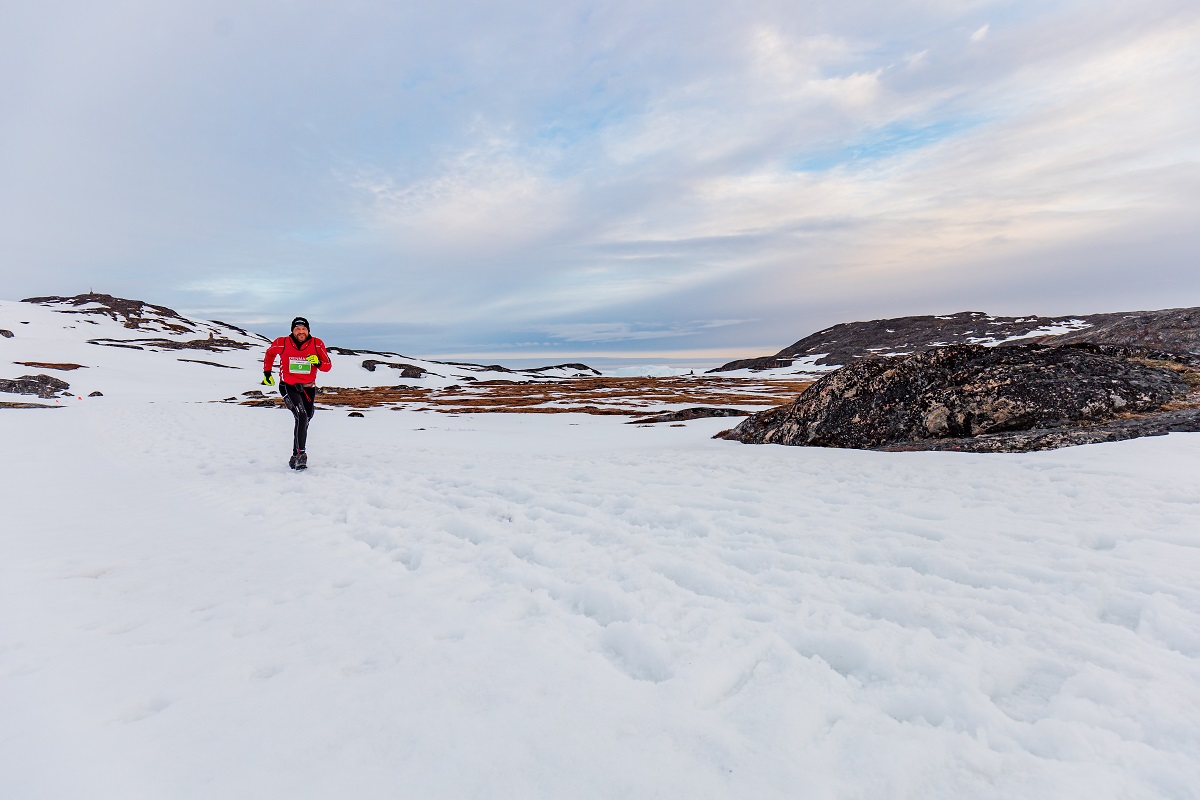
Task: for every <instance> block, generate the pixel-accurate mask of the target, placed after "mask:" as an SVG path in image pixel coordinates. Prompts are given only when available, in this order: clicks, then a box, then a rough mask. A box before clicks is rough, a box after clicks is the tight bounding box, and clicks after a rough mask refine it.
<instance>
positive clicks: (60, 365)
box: [0, 293, 809, 422]
mask: <svg viewBox="0 0 1200 800" xmlns="http://www.w3.org/2000/svg"><path fill="white" fill-rule="evenodd" d="M0 330H3V331H5V332H7V333H8V334H10V335H5V336H4V337H3V338H0V381H3V383H0V407H3V408H17V407H27V406H28V405H29V404H30V403H35V407H46V408H55V407H61V404H62V403H63V402H65V399H66V397H67V394H68V393H69V395H70V397H71V398H73V399H75V401H76V402H84V401H85V400H86V398H90V397H93V396H96V393H97V392H99V393H101V394H102V395H103V396H104V397H106V398H108V399H107V400H105V401H104V402H113V401H114V399H119V398H121V397H129V396H137V397H139V398H147V397H150V396H155V397H159V396H162V397H168V396H169V397H173V398H181V399H186V400H189V401H195V400H200V401H220V402H227V403H239V404H245V405H251V406H264V407H270V406H276V405H278V404H279V402H280V400H279V396H278V394H277V393H276V392H274V391H267V392H266V393H264V392H263V391H262V387H261V386H260V385H259V382H260V380H261V375H262V372H261V371H262V355H263V353H264V351H265V349H266V346H267V344H268V342H269V341H270V340H269V339H268V337H265V336H262V335H260V334H257V333H251V332H248V331H246V330H243V329H242V328H238V327H236V326H233V325H228V324H227V323H223V322H219V321H215V320H209V321H204V320H194V319H189V318H188V317H186V316H184V315H182V314H179V313H178V312H176V311H174V310H173V309H171V308H168V307H166V306H161V305H154V304H151V303H145V302H142V301H138V300H127V299H124V298H119V297H114V296H112V295H108V294H99V293H88V294H82V295H76V296H73V297H58V296H53V297H33V298H28V299H26V300H24V301H21V302H19V303H18V302H2V301H0ZM315 333H317V335H320V331H319V330H317V331H315ZM327 344H328V345H329V352H330V353H331V354H332V356H333V359H334V369H333V371H332V372H331V373H329V374H328V375H326V376H322V391H321V394H320V395H319V396H318V403H319V404H320V405H321V406H323V407H325V408H343V409H346V411H347V412H350V410H351V409H354V410H361V409H367V408H379V409H401V408H414V409H417V410H427V411H436V412H442V413H480V412H507V413H526V414H559V413H586V414H597V415H613V416H627V417H631V418H635V419H642V418H645V417H650V416H653V415H657V414H664V413H673V412H677V411H680V409H681V407H683V406H693V407H695V406H697V405H700V404H703V405H704V406H706V407H707V408H709V409H710V410H707V411H701V412H696V411H691V412H686V414H685V415H683V416H679V417H676V418H673V419H672V420H671V421H673V422H680V421H686V420H688V419H695V418H699V417H698V416H697V415H700V416H711V415H712V414H715V413H720V414H746V413H749V411H751V410H757V409H761V408H763V407H767V406H776V405H779V404H781V403H785V402H787V401H788V400H790V399H791V398H793V397H795V396H796V395H797V394H798V393H799V392H801V391H803V389H804V388H805V387H806V386H807V385H808V383H809V381H807V380H798V379H796V378H794V377H791V376H783V377H778V376H758V375H753V376H739V377H727V376H714V375H688V376H676V377H670V378H642V377H631V378H618V377H611V376H603V375H601V374H600V373H599V372H598V371H597V370H595V369H592V368H591V367H589V366H588V365H586V364H581V363H578V362H570V363H563V364H553V365H550V366H545V367H535V368H531V369H510V368H507V367H504V366H501V365H498V364H490V365H481V364H471V363H466V362H458V361H435V360H431V359H421V358H414V357H411V356H405V355H401V354H399V353H389V352H380V351H374V350H356V349H352V348H347V347H340V346H337V345H336V344H335V343H327ZM6 362H7V364H8V366H5V363H6ZM31 370H37V371H39V373H40V375H41V376H42V377H39V376H37V375H32V374H30V373H31ZM68 373H70V374H68ZM51 380H53V381H60V382H61V384H62V385H61V387H58V386H57V385H56V384H50V383H48V382H47V381H51ZM68 381H69V382H70V383H68ZM327 383H328V384H330V385H326V384H327ZM70 384H74V386H73V387H72V388H74V389H75V391H73V392H69V391H68V386H70ZM56 392H57V393H56ZM9 394H11V395H14V396H13V397H12V398H11V400H9V401H7V402H5V401H4V400H3V396H4V395H9ZM18 395H23V396H18ZM60 398H61V399H60ZM38 400H41V401H44V402H43V404H42V405H41V406H37V405H36V401H38ZM711 409H715V410H711Z"/></svg>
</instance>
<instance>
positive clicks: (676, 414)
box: [625, 406, 750, 425]
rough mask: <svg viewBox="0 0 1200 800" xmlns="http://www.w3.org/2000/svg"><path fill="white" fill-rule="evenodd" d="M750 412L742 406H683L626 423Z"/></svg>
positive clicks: (735, 415) (679, 420) (744, 414)
mask: <svg viewBox="0 0 1200 800" xmlns="http://www.w3.org/2000/svg"><path fill="white" fill-rule="evenodd" d="M749 413H750V412H749V411H743V410H742V409H740V408H728V407H719V406H692V407H691V408H681V409H679V410H678V411H668V412H666V413H664V414H655V415H654V416H652V417H640V418H638V419H633V420H630V421H629V422H627V423H625V424H627V425H644V424H646V423H648V422H687V421H688V420H690V419H705V418H707V417H744V416H746V415H747V414H749Z"/></svg>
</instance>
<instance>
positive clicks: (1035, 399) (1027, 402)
mask: <svg viewBox="0 0 1200 800" xmlns="http://www.w3.org/2000/svg"><path fill="white" fill-rule="evenodd" d="M1160 355H1162V354H1160ZM1185 374H1186V376H1187V377H1190V378H1192V379H1193V381H1194V379H1195V377H1196V373H1195V372H1194V371H1193V370H1191V369H1190V368H1188V367H1186V366H1185V365H1184V364H1183V363H1182V360H1181V361H1179V362H1174V361H1166V360H1161V359H1159V360H1151V359H1148V358H1144V357H1140V356H1139V354H1138V353H1137V352H1136V350H1135V349H1131V348H1124V349H1121V348H1110V349H1109V351H1108V352H1106V351H1105V348H1103V347H1097V346H1094V345H1076V346H1069V347H1044V346H1040V345H1016V346H1010V347H991V348H989V347H982V346H978V345H953V346H950V347H941V348H937V349H934V350H928V351H925V352H922V353H917V354H914V355H910V356H900V357H895V358H889V359H865V360H861V361H856V362H854V363H852V364H850V365H848V366H845V367H843V368H842V369H839V370H837V371H836V372H833V373H830V374H829V375H826V376H825V377H823V378H821V379H820V380H819V381H817V382H816V383H814V384H813V385H812V386H811V387H809V389H808V390H807V391H805V392H804V393H803V394H801V395H800V396H799V397H798V398H796V400H794V401H793V402H791V403H789V404H787V405H784V406H780V407H777V408H773V409H770V410H768V411H763V412H760V413H758V414H754V415H752V416H750V417H748V418H747V419H746V420H744V421H743V422H742V423H741V424H740V425H738V426H737V427H736V428H734V429H732V430H730V431H726V432H724V433H721V434H718V436H719V437H722V438H726V439H733V440H736V441H740V442H746V443H751V444H763V443H775V444H788V445H809V446H817V447H850V448H862V449H879V448H890V449H934V447H933V446H929V447H923V446H922V445H921V443H923V442H930V443H932V442H936V441H938V440H949V439H955V440H963V439H971V438H974V437H981V436H992V435H997V434H1008V433H1013V432H1019V431H1047V430H1050V431H1054V430H1058V429H1065V428H1081V427H1085V426H1088V425H1093V424H1096V423H1102V422H1106V421H1110V420H1116V419H1119V418H1124V417H1130V416H1135V415H1141V414H1147V413H1151V412H1157V411H1160V410H1162V409H1163V406H1164V405H1166V404H1167V403H1171V402H1172V401H1175V402H1178V401H1182V400H1184V399H1185V398H1186V397H1187V396H1188V391H1189V382H1188V380H1187V379H1185ZM1134 435H1140V434H1134ZM1053 438H1054V437H1050V438H1049V439H1047V438H1046V437H1040V438H1039V437H1032V438H1031V437H1025V438H1024V439H1014V440H1012V441H1011V442H1010V443H1009V444H1010V445H1011V446H1007V445H1004V444H1003V443H1001V444H1000V445H999V446H998V448H997V449H1012V450H1028V449H1046V448H1047V447H1056V446H1061V445H1060V444H1055V443H1054V442H1053ZM1120 438H1128V437H1127V436H1126V437H1120ZM905 443H911V444H912V446H911V447H907V448H896V447H895V446H897V445H903V444H905ZM1071 443H1075V442H1071V441H1064V442H1063V444H1071ZM952 449H970V448H964V447H960V448H952Z"/></svg>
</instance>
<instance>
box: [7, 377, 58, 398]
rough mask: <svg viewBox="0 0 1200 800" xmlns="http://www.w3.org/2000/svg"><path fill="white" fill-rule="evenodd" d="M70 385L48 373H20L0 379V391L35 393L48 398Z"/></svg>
mask: <svg viewBox="0 0 1200 800" xmlns="http://www.w3.org/2000/svg"><path fill="white" fill-rule="evenodd" d="M70 388H71V385H70V384H69V383H67V382H66V381H64V380H59V379H58V378H54V377H51V376H50V375H44V374H40V373H39V374H37V375H22V376H21V377H19V378H17V379H15V380H7V379H0V392H9V393H11V394H35V395H37V396H38V397H41V398H42V399H44V400H48V399H50V398H52V397H54V396H55V395H57V394H59V393H60V392H65V391H67V390H68V389H70Z"/></svg>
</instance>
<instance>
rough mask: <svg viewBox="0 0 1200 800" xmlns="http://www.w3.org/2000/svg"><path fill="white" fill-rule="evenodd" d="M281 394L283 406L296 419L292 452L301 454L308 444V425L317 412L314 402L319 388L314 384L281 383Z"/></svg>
mask: <svg viewBox="0 0 1200 800" xmlns="http://www.w3.org/2000/svg"><path fill="white" fill-rule="evenodd" d="M279 393H280V394H281V395H283V404H284V405H285V406H287V407H288V410H289V411H291V412H292V416H293V417H295V418H296V429H295V433H294V435H293V437H292V452H293V453H299V452H300V451H301V450H303V449H304V446H305V445H306V444H307V443H308V423H309V421H310V420H311V419H312V415H313V412H314V411H316V407H315V405H314V401H315V400H316V397H317V387H316V386H314V385H312V384H307V385H301V384H297V383H284V382H283V381H280V382H279Z"/></svg>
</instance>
